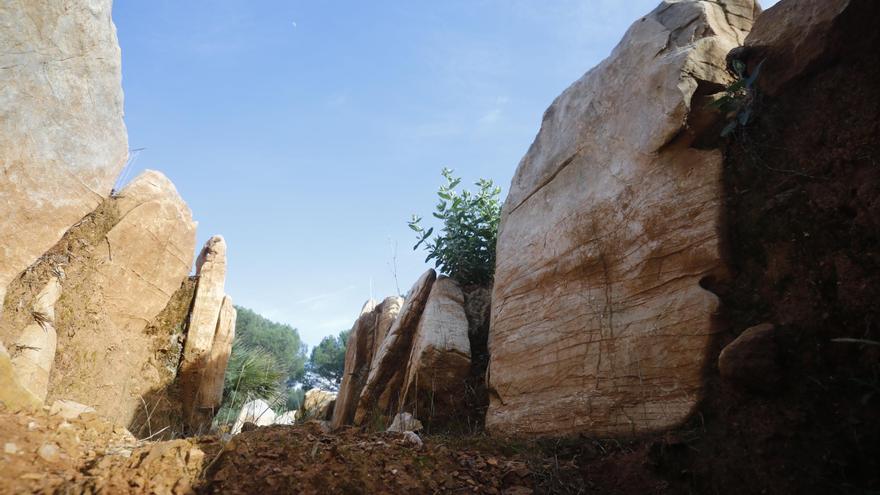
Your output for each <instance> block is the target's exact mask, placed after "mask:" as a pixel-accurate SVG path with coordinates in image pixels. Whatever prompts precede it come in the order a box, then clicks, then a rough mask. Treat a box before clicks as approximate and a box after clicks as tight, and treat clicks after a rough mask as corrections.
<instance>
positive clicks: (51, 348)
mask: <svg viewBox="0 0 880 495" xmlns="http://www.w3.org/2000/svg"><path fill="white" fill-rule="evenodd" d="M60 296H61V283H60V282H59V281H58V278H57V277H52V278H51V279H50V280H49V282H48V283H47V284H46V286H45V287H43V289H42V290H41V291H40V293H39V294H37V297H36V300H35V301H34V305H33V308H32V310H33V315H34V319H35V321H34V323H31V324H29V325H28V326H26V327H25V328H24V330H23V331H22V332H21V335H19V337H18V340H17V342H16V343H15V348H16V354H15V356H14V357H13V358H12V365H13V367H14V368H15V374H16V376H17V377H18V380H19V383H21V385H22V386H24V387H25V388H27V389H28V390H30V391H31V392H32V393H33V394H34V395H35V396H37V397H39V398H40V400H45V399H46V394H47V393H48V392H49V374H50V373H51V372H52V365H53V363H54V362H55V350H56V347H57V345H58V335H57V334H56V332H55V327H54V324H55V303H56V302H58V298H59V297H60Z"/></svg>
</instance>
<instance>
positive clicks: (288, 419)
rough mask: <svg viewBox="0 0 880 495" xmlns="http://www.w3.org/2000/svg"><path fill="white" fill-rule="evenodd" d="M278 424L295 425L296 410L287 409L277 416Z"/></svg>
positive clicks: (276, 421) (276, 422)
mask: <svg viewBox="0 0 880 495" xmlns="http://www.w3.org/2000/svg"><path fill="white" fill-rule="evenodd" d="M273 424H276V425H293V424H296V411H285V412H283V413H281V414H279V415H278V416H276V417H275V422H274V423H273Z"/></svg>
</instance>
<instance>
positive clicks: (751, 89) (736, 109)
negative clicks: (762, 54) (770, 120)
mask: <svg viewBox="0 0 880 495" xmlns="http://www.w3.org/2000/svg"><path fill="white" fill-rule="evenodd" d="M762 65H764V61H763V60H762V61H761V62H760V63H758V65H757V67H755V70H754V72H752V73H751V74H749V75H746V64H745V62H743V61H742V60H737V59H734V60H732V61H731V68H732V70H733V73H734V74H735V75H736V80H735V81H734V82H733V84H731V85H730V86H728V87H726V88H724V92H723V94H721V96H719V97H718V98H717V99H716V100H715V101H713V102H712V103H710V104H709V105H710V106H711V107H713V108H717V109H718V110H720V111H721V112H722V113H723V114H724V116H725V118H727V119H728V122H727V125H725V126H724V128H723V129H722V130H721V136H722V137H727V136H729V135H730V134H731V133H732V132H733V131H735V130H736V129H737V127H740V126H743V127H745V126H746V125H747V124H748V123H749V120H750V119H751V118H752V113H753V112H754V103H755V98H756V96H757V88H756V87H755V82H756V81H757V80H758V75H759V74H760V73H761V66H762Z"/></svg>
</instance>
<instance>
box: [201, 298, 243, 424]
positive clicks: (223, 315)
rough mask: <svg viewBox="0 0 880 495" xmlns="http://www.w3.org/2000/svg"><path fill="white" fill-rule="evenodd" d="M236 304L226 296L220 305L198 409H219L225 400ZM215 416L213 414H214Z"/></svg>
mask: <svg viewBox="0 0 880 495" xmlns="http://www.w3.org/2000/svg"><path fill="white" fill-rule="evenodd" d="M235 318H236V311H235V306H233V304H232V298H230V297H229V296H226V297H224V298H223V303H222V304H221V305H220V317H219V318H218V319H217V331H216V332H215V333H214V342H213V344H212V345H211V354H210V357H209V358H208V360H207V366H206V367H205V369H204V370H202V373H201V376H202V381H201V383H200V388H199V393H198V397H197V399H196V409H201V410H210V411H215V412H216V411H217V410H218V409H219V408H220V403H221V402H222V401H223V379H224V377H225V376H226V365H227V364H229V355H230V354H231V353H232V342H233V341H234V340H235ZM212 417H213V415H212Z"/></svg>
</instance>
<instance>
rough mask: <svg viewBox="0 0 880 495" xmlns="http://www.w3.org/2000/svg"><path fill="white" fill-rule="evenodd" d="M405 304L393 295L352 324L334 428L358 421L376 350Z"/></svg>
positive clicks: (334, 411) (334, 415)
mask: <svg viewBox="0 0 880 495" xmlns="http://www.w3.org/2000/svg"><path fill="white" fill-rule="evenodd" d="M402 304H403V299H401V298H400V297H389V298H387V299H385V300H384V301H382V304H380V305H378V306H375V307H374V308H372V310H371V311H368V312H365V313H361V316H360V317H359V318H358V319H357V321H356V322H355V324H354V326H353V327H352V329H351V333H349V335H348V343H347V344H346V347H345V366H344V374H343V376H342V383H341V384H340V385H339V393H338V395H337V397H336V405H335V406H334V408H333V420H332V423H331V425H332V426H333V428H338V427H340V426H343V425H347V424H351V422H352V421H353V420H354V414H355V410H356V408H357V403H358V399H359V398H360V396H361V391H362V390H363V388H364V384H365V383H366V381H367V376H369V373H370V366H371V364H372V362H373V353H374V352H375V350H376V349H378V347H379V345H380V344H381V339H383V338H384V336H385V334H387V333H388V330H389V329H390V328H391V325H392V324H393V323H394V319H395V318H396V317H397V314H398V313H399V312H400V307H401V305H402ZM365 309H366V307H365Z"/></svg>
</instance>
